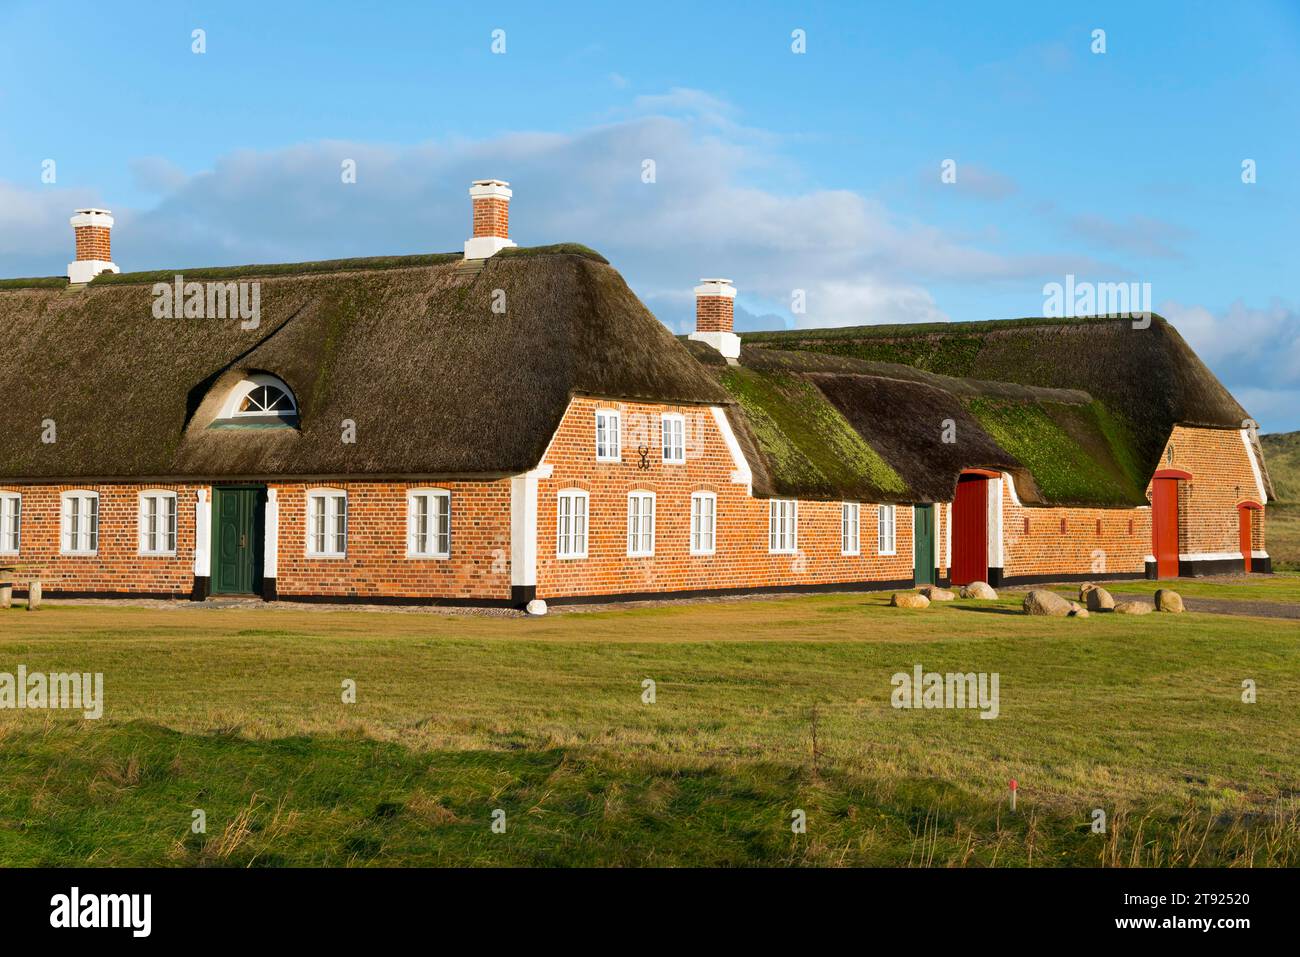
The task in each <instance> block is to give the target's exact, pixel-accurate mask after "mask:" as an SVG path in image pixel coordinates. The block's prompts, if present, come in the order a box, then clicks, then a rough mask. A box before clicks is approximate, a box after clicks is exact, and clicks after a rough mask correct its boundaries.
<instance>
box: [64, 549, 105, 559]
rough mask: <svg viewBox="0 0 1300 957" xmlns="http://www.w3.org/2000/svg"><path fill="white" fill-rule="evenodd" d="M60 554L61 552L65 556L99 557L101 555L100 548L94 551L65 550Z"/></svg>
mask: <svg viewBox="0 0 1300 957" xmlns="http://www.w3.org/2000/svg"><path fill="white" fill-rule="evenodd" d="M59 554H60V555H61V556H63V557H64V558H98V557H99V550H98V549H96V550H95V551H93V552H64V551H60V552H59Z"/></svg>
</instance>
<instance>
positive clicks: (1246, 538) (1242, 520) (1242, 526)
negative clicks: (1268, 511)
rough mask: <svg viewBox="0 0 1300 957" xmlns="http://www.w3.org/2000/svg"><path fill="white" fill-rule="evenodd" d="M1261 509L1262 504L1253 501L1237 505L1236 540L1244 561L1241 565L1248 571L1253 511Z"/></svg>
mask: <svg viewBox="0 0 1300 957" xmlns="http://www.w3.org/2000/svg"><path fill="white" fill-rule="evenodd" d="M1261 510H1262V506H1260V505H1257V504H1255V503H1254V502H1242V503H1241V504H1240V505H1238V506H1237V527H1238V539H1237V541H1238V543H1239V544H1240V546H1241V557H1242V559H1243V562H1244V564H1243V566H1242V567H1243V568H1244V569H1245V570H1246V571H1250V553H1251V551H1252V548H1251V544H1252V542H1253V541H1254V534H1253V532H1254V527H1253V526H1254V523H1255V515H1254V513H1255V512H1256V511H1261Z"/></svg>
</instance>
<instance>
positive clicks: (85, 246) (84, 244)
mask: <svg viewBox="0 0 1300 957" xmlns="http://www.w3.org/2000/svg"><path fill="white" fill-rule="evenodd" d="M73 232H74V233H75V234H76V237H77V260H78V261H81V260H85V259H99V260H102V261H104V262H112V260H113V244H112V234H113V231H112V230H111V229H106V228H105V227H103V226H76V227H74V228H73Z"/></svg>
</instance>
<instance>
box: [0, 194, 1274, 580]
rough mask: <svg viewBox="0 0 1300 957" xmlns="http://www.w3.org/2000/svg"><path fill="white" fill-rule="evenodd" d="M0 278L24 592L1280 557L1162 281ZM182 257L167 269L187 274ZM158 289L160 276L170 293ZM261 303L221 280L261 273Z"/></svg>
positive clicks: (93, 235)
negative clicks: (1113, 289)
mask: <svg viewBox="0 0 1300 957" xmlns="http://www.w3.org/2000/svg"><path fill="white" fill-rule="evenodd" d="M470 194H471V197H472V209H473V217H472V222H473V237H472V238H471V239H469V240H468V241H467V242H466V243H465V250H464V252H463V253H454V254H445V255H426V256H406V257H392V258H376V259H361V260H339V261H331V262H317V263H300V264H294V265H273V266H246V267H231V268H218V269H197V270H186V271H184V272H183V273H182V276H177V275H176V274H175V272H161V273H134V274H132V273H120V272H119V271H118V268H117V267H116V266H115V265H114V264H113V263H112V253H111V244H110V236H111V229H112V226H113V219H112V216H111V215H110V214H109V213H108V211H106V210H98V209H88V210H79V211H78V212H77V215H76V216H75V217H74V218H73V219H72V225H73V226H74V228H75V232H76V261H75V262H73V263H72V264H70V266H69V271H68V276H66V277H57V278H51V279H30V280H24V279H14V280H0V325H3V328H4V330H5V338H6V349H5V351H4V353H3V355H2V356H0V395H3V396H4V403H3V407H0V568H4V569H7V571H5V572H4V574H6V575H8V576H10V577H11V578H12V580H13V583H14V586H15V589H16V590H17V591H18V593H19V594H22V592H23V591H24V590H25V589H26V587H27V585H28V584H29V582H30V581H31V580H33V579H39V580H40V581H41V582H42V586H43V588H44V590H45V592H46V594H49V595H54V596H58V595H62V596H70V597H71V596H155V597H162V596H173V597H177V596H185V597H192V598H194V599H197V600H202V599H205V598H207V597H209V596H218V595H257V596H261V597H263V598H266V599H280V600H303V601H365V602H410V603H449V604H457V603H459V604H471V605H512V606H522V605H524V604H526V603H528V602H529V601H531V600H533V599H544V600H546V601H548V602H566V601H592V600H609V599H618V598H629V597H634V596H651V595H677V596H689V595H706V594H725V593H732V592H746V591H758V590H791V591H806V590H817V589H864V588H898V587H910V586H912V585H914V584H921V583H940V584H946V583H953V584H963V583H967V582H972V581H976V580H984V581H988V582H990V583H991V584H994V585H997V584H1000V583H1003V582H1006V583H1016V582H1034V581H1047V580H1055V581H1061V580H1080V579H1094V578H1095V579H1116V578H1137V577H1144V576H1145V577H1148V578H1152V577H1161V578H1165V577H1173V576H1187V575H1203V574H1208V573H1218V572H1240V571H1243V570H1244V571H1251V572H1268V571H1270V561H1269V557H1268V553H1267V551H1266V550H1265V546H1264V527H1263V516H1264V512H1263V510H1262V507H1263V505H1264V504H1265V503H1266V502H1267V501H1268V497H1269V494H1270V493H1269V488H1270V486H1269V479H1268V473H1267V471H1266V469H1265V466H1264V462H1263V457H1262V454H1261V451H1260V446H1259V441H1258V438H1257V435H1256V425H1255V423H1254V422H1253V421H1252V420H1251V419H1250V418H1249V416H1248V415H1247V413H1246V411H1245V410H1244V409H1242V407H1241V406H1240V405H1238V403H1237V402H1236V401H1235V400H1234V399H1233V397H1232V396H1231V395H1230V394H1229V393H1228V392H1227V390H1226V389H1225V388H1224V387H1223V386H1222V384H1220V383H1219V381H1218V380H1217V379H1216V378H1215V377H1214V375H1213V374H1211V373H1210V371H1209V370H1208V369H1207V368H1206V367H1205V365H1204V364H1203V363H1202V362H1201V361H1200V360H1199V359H1198V358H1197V357H1196V355H1195V354H1194V353H1193V352H1192V351H1191V349H1190V348H1189V347H1188V346H1187V344H1186V343H1185V342H1184V341H1183V339H1182V337H1181V336H1179V334H1178V333H1177V332H1176V331H1175V330H1174V329H1173V327H1172V326H1170V325H1169V324H1168V323H1167V322H1165V321H1164V320H1163V319H1161V318H1160V317H1158V316H1155V317H1152V318H1151V320H1150V321H1149V323H1142V322H1134V321H1132V320H1129V319H1117V318H1090V319H1071V320H1061V319H1017V320H1010V321H993V322H976V323H950V324H932V325H911V326H873V325H864V326H859V327H853V328H834V329H801V328H800V329H792V330H784V331H776V332H766V333H746V334H745V335H744V337H743V340H742V337H741V336H739V335H738V334H737V333H736V332H735V331H734V328H733V304H734V297H735V295H736V289H735V287H734V286H733V285H732V284H731V282H730V281H729V280H726V279H716V278H715V279H704V280H701V281H700V283H699V285H698V286H697V287H696V288H695V293H696V302H697V331H696V332H694V333H692V334H691V335H689V336H684V337H677V336H674V335H672V334H671V333H670V332H669V331H668V329H666V328H665V327H664V326H663V325H662V324H661V323H660V322H659V321H658V320H657V319H656V318H655V317H654V316H653V315H652V314H651V313H650V312H649V311H648V310H647V309H646V307H645V306H644V305H643V304H642V303H641V302H640V301H639V300H638V299H637V297H636V296H635V295H634V294H633V293H632V292H631V290H630V289H629V288H628V287H627V285H626V283H625V282H624V281H623V279H622V277H621V276H620V275H619V274H618V273H617V272H616V271H615V270H614V269H613V268H612V267H611V266H610V265H609V263H608V262H607V261H606V260H605V259H604V258H602V257H601V256H600V255H598V254H596V253H594V252H592V251H591V250H589V249H587V248H585V247H582V246H577V245H559V246H548V247H535V248H520V247H517V246H516V245H515V244H514V243H513V242H512V241H511V240H510V239H509V201H510V197H511V191H510V189H509V187H508V185H507V184H506V183H504V182H502V181H499V180H483V181H479V182H476V183H475V184H474V186H473V187H472V188H471V190H470ZM182 277H183V278H182ZM162 300H169V305H170V304H171V303H172V302H174V305H175V308H174V309H171V308H166V309H163V310H161V311H160V309H159V303H160V301H162ZM250 301H251V302H252V303H254V304H255V305H256V309H255V310H254V311H253V312H252V313H248V312H245V311H240V310H239V309H238V308H237V307H239V306H246V305H248V304H249V302H250Z"/></svg>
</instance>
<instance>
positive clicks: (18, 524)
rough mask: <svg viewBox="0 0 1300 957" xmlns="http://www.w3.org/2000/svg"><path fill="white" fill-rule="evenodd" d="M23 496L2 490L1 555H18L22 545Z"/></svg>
mask: <svg viewBox="0 0 1300 957" xmlns="http://www.w3.org/2000/svg"><path fill="white" fill-rule="evenodd" d="M22 525H23V497H22V496H21V495H19V494H18V493H17V492H0V555H17V554H18V550H19V548H20V547H21V546H22V535H21V532H22Z"/></svg>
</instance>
